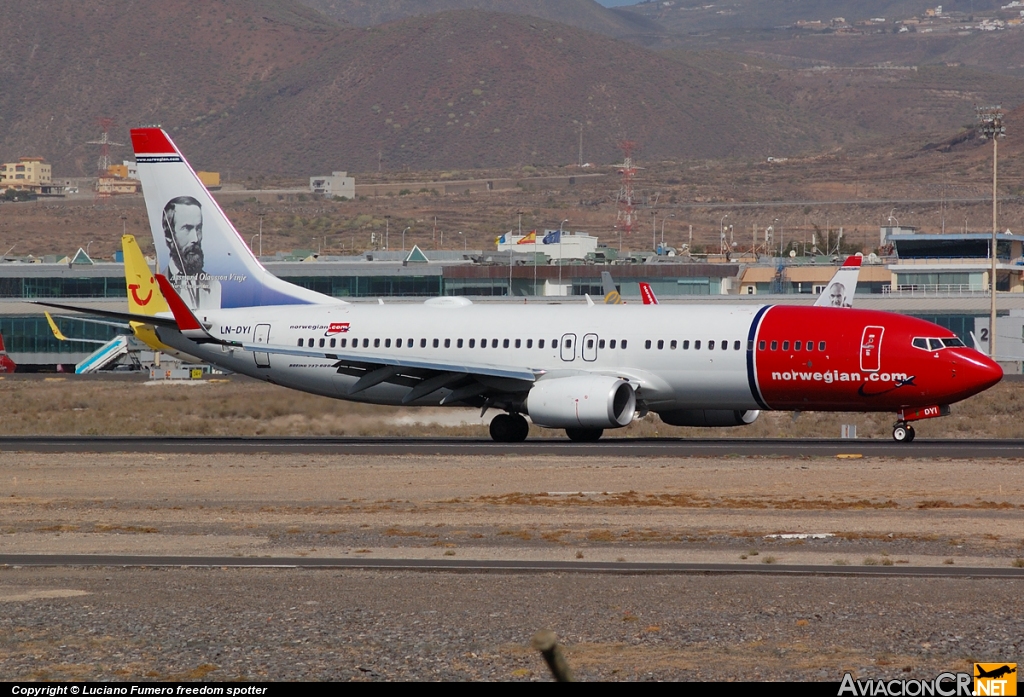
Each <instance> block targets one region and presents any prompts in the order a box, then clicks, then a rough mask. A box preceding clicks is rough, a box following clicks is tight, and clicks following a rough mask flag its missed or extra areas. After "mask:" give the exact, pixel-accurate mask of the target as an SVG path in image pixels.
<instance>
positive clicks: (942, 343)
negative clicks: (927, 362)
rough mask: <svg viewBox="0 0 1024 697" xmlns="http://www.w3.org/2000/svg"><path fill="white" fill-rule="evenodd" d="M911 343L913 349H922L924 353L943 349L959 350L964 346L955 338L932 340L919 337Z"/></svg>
mask: <svg viewBox="0 0 1024 697" xmlns="http://www.w3.org/2000/svg"><path fill="white" fill-rule="evenodd" d="M911 343H912V344H913V345H914V348H919V349H924V350H925V351H938V350H939V349H944V348H959V347H962V346H964V342H962V341H961V340H960V339H958V338H957V337H955V336H954V337H949V338H943V339H933V338H925V337H920V336H919V337H915V338H914V340H913V341H912V342H911Z"/></svg>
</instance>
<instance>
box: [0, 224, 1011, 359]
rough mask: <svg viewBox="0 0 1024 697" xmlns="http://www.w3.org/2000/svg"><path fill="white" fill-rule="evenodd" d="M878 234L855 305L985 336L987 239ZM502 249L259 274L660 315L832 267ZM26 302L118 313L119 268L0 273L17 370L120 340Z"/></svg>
mask: <svg viewBox="0 0 1024 697" xmlns="http://www.w3.org/2000/svg"><path fill="white" fill-rule="evenodd" d="M881 235H882V239H883V241H884V242H885V245H886V247H885V248H886V249H888V250H891V254H890V255H888V256H886V257H881V258H880V257H877V256H875V255H869V256H868V257H866V258H865V261H864V265H863V266H862V269H861V273H860V280H859V282H858V286H857V303H856V305H857V306H858V307H862V308H871V309H881V310H887V311H893V312H902V313H905V314H910V315H913V316H916V317H921V318H923V319H927V320H929V321H932V322H935V323H937V324H940V325H942V326H945V327H948V328H949V329H951V330H952V331H953V332H955V333H956V334H957V335H958V336H959V337H960V338H961V339H962V340H964V341H965V342H966V343H968V344H969V345H971V344H973V338H972V332H973V333H975V334H978V335H981V334H982V333H984V332H987V327H988V321H989V320H988V317H989V302H990V301H989V295H988V291H987V288H988V279H989V273H990V269H991V261H990V260H989V259H988V248H989V246H990V244H989V242H990V240H991V236H990V235H985V234H974V233H966V234H963V233H959V234H946V235H925V234H920V233H918V232H917V231H916V230H912V229H908V228H883V229H882V231H881ZM568 237H569V235H567V239H568ZM591 239H593V238H591ZM516 246H519V245H512V246H511V249H510V248H509V246H508V245H506V246H505V248H504V249H503V250H501V251H497V250H496V251H474V250H464V251H452V250H443V251H432V250H427V251H423V250H420V249H419V248H414V249H413V250H412V251H411V252H409V251H404V252H396V251H391V252H380V251H375V252H366V253H364V254H362V255H360V256H354V257H329V258H323V257H320V258H317V257H315V256H314V255H310V254H309V253H306V252H300V253H297V254H294V255H285V254H280V255H278V256H276V257H266V258H264V259H262V262H263V264H264V265H265V266H266V267H267V269H268V270H269V271H270V272H271V273H273V274H274V275H276V276H279V277H281V278H283V279H285V280H287V281H289V282H292V283H295V284H297V285H300V286H303V287H305V288H309V289H312V290H315V291H317V292H320V293H324V294H325V295H329V296H331V297H335V298H340V299H345V300H348V301H351V302H360V301H363V302H377V301H378V300H383V301H385V302H389V301H391V302H416V301H418V300H423V299H426V298H431V297H437V296H456V295H458V296H466V297H469V298H471V299H473V301H474V302H509V301H514V302H526V303H535V302H540V303H543V302H581V303H582V302H583V301H584V297H583V296H585V295H590V296H591V297H592V298H593V299H594V301H595V302H601V299H602V298H603V296H604V291H603V288H602V281H601V272H602V271H608V272H609V273H610V274H611V276H612V278H613V280H614V283H615V285H616V287H617V289H618V291H619V292H620V294H621V295H622V296H623V298H625V299H626V301H627V302H630V301H632V302H639V296H640V292H639V285H638V284H639V283H640V282H641V281H645V282H647V283H650V284H651V286H652V289H653V290H654V292H655V294H656V295H657V296H658V298H659V300H660V301H661V302H663V303H694V302H714V303H724V304H730V303H756V304H773V303H784V304H792V303H799V304H809V303H812V302H813V301H814V299H815V298H816V297H817V295H818V294H819V293H820V292H821V290H822V289H823V288H824V286H825V284H826V283H827V282H828V280H829V279H830V278H831V277H832V274H833V273H834V272H835V270H836V267H837V266H838V265H839V264H840V263H841V260H840V259H838V258H828V257H798V258H795V259H790V258H785V259H780V258H770V257H761V258H757V259H754V258H753V257H751V258H743V257H739V258H736V259H728V258H725V257H721V258H716V256H714V255H712V256H709V257H705V258H691V257H681V256H674V257H673V256H657V255H652V254H651V253H649V252H648V253H647V256H644V255H642V254H633V255H630V256H628V257H623V258H616V257H617V255H615V254H614V253H609V254H608V255H607V257H605V256H604V254H603V253H602V248H600V247H598V246H596V242H595V247H594V251H589V252H588V251H582V252H581V253H580V254H581V257H580V258H563V259H562V263H561V264H556V265H553V264H551V263H550V262H551V261H552V260H551V259H550V258H549V257H547V256H545V255H544V254H541V253H538V252H536V251H534V250H532V249H531V250H529V252H530V253H528V254H527V253H523V252H520V251H519V250H517V249H516V248H515V247H516ZM568 246H569V245H566V247H568ZM585 247H586V245H585V244H584V245H582V246H580V248H581V249H584V248H585ZM587 248H589V247H587ZM997 254H998V276H997V287H998V289H999V290H1000V291H1002V292H1000V294H999V296H998V307H999V316H1000V327H999V328H998V329H999V331H998V336H1000V337H1002V336H1006V337H1011V338H1010V339H1003V340H1002V342H1001V343H1000V344H999V345H998V348H999V353H1000V354H1001V355H1007V356H1012V357H1014V358H1016V356H1017V355H1018V354H1019V355H1020V359H1019V360H1024V338H1022V337H1024V333H1022V332H1024V236H1018V235H1003V236H1001V237H1000V240H999V245H998V250H997ZM510 262H511V263H510ZM37 300H52V301H54V302H67V303H69V304H74V305H81V306H95V307H102V308H105V309H116V310H121V311H126V309H127V290H126V286H125V279H124V267H123V264H122V263H120V262H119V261H94V260H92V259H90V258H89V257H88V256H87V255H86V254H85V253H84V252H83V251H82V250H79V252H78V253H77V254H76V255H74V256H73V257H72V258H68V257H65V258H63V259H59V260H58V259H56V258H47V259H27V260H25V259H23V260H15V261H5V262H3V263H0V334H2V335H3V337H4V340H5V342H6V346H7V351H8V354H9V355H10V356H11V358H12V359H13V360H14V361H15V362H16V363H17V364H18V365H19V370H27V371H31V370H54V369H56V366H57V365H61V366H63V367H64V368H65V369H68V368H71V367H73V366H74V364H76V363H78V362H79V361H81V360H83V359H84V358H85V357H86V356H88V355H89V354H90V353H92V351H93V350H94V349H95V344H90V343H86V342H84V341H74V339H90V340H92V341H106V340H109V339H111V338H113V337H114V336H116V335H117V334H119V333H127V332H128V331H129V330H128V328H127V327H126V326H118V325H117V323H110V322H107V321H100V322H97V321H88V319H87V318H84V317H81V316H76V315H75V314H74V313H70V312H64V311H59V310H54V311H52V312H51V314H52V315H54V317H55V320H56V321H57V323H58V325H59V327H60V330H61V332H62V333H63V334H64V335H65V336H67V337H68V338H70V339H72V340H71V341H59V340H58V339H57V338H56V337H55V336H54V334H53V332H52V331H51V329H50V327H49V325H48V322H47V320H46V318H45V316H44V314H43V311H44V310H45V309H46V308H44V307H42V306H40V305H36V304H34V303H33V301H37ZM1004 322H1005V323H1006V327H1005V328H1004V327H1003V326H1002V325H1003V323H1004ZM1011 325H1012V326H1011ZM982 330H984V332H983V331H982Z"/></svg>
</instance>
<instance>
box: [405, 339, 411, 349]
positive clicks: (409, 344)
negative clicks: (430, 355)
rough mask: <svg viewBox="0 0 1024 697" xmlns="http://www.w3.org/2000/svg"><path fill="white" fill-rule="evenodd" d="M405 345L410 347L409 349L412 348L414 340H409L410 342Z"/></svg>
mask: <svg viewBox="0 0 1024 697" xmlns="http://www.w3.org/2000/svg"><path fill="white" fill-rule="evenodd" d="M405 345H406V346H408V347H409V348H412V346H413V343H412V339H409V340H408V341H406V342H405Z"/></svg>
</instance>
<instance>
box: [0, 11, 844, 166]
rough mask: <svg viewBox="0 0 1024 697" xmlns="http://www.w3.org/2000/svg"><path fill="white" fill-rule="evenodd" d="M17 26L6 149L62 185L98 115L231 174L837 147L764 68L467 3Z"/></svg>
mask: <svg viewBox="0 0 1024 697" xmlns="http://www.w3.org/2000/svg"><path fill="white" fill-rule="evenodd" d="M9 17H10V18H11V19H12V21H9V22H4V23H3V24H0V47H2V49H0V59H2V60H0V65H3V66H5V67H4V68H3V72H2V73H0V117H2V119H3V123H4V126H5V128H4V131H3V135H2V136H0V157H3V158H12V157H17V156H19V155H23V154H38V155H41V156H43V157H46V158H47V159H48V160H49V161H50V162H52V163H53V164H54V171H55V173H56V175H57V176H73V175H83V174H91V173H92V172H93V170H94V167H95V165H94V163H95V161H96V157H97V155H98V148H97V147H96V146H93V145H87V144H86V143H87V141H89V140H94V139H95V138H96V137H97V136H98V126H97V125H96V119H97V118H98V117H101V116H112V117H114V118H116V119H117V122H118V124H119V126H118V128H116V129H114V130H113V131H112V132H111V137H112V138H113V139H114V140H115V141H118V142H121V143H127V142H128V140H127V138H128V135H127V128H128V127H130V126H132V125H136V124H148V123H160V124H162V125H164V126H165V127H166V128H168V129H169V130H170V131H171V133H172V134H173V135H174V137H175V138H176V140H177V141H178V142H179V144H180V145H181V146H182V147H183V148H184V149H185V150H186V152H187V153H188V154H189V155H190V157H191V158H192V159H193V160H194V162H195V164H196V166H197V167H201V168H207V169H216V170H221V171H231V172H234V173H235V174H236V175H240V174H243V173H248V174H257V173H280V174H293V175H302V174H308V173H309V172H316V171H329V170H332V169H347V170H351V171H360V170H362V171H366V170H376V169H377V166H378V158H380V160H381V161H382V164H383V167H385V168H388V169H392V170H393V169H402V168H412V169H419V168H435V169H446V168H463V167H475V166H505V165H522V164H532V163H569V162H574V161H575V160H576V158H577V147H578V137H579V131H578V127H577V125H575V123H574V120H584V121H585V126H584V155H585V157H586V158H587V159H588V160H593V161H597V162H614V161H616V160H617V159H618V157H619V154H618V152H617V150H616V148H615V143H616V142H617V141H618V140H619V139H622V138H630V139H633V140H636V141H638V142H639V143H640V144H641V147H642V156H643V157H645V158H648V159H653V158H657V159H662V158H686V157H702V158H704V157H722V156H730V155H740V154H742V155H744V156H750V155H763V154H769V153H771V152H773V151H780V150H792V149H796V148H807V147H816V146H820V145H821V144H823V143H827V142H830V141H829V139H828V138H825V137H823V136H822V132H823V128H822V127H820V126H817V125H815V124H814V121H813V119H812V118H810V117H809V116H807V115H801V114H795V113H791V111H790V110H789V109H788V108H787V107H786V105H785V104H783V103H781V102H779V101H778V100H775V99H773V98H771V97H770V96H768V95H767V94H765V93H764V91H763V90H761V88H760V87H759V86H758V80H759V79H760V78H759V77H758V76H750V77H748V76H744V75H736V76H733V77H730V78H728V79H722V78H721V77H720V76H717V75H715V74H713V73H711V72H709V71H708V70H706V69H704V68H701V67H698V66H696V65H690V64H687V63H686V59H685V57H684V58H681V59H679V60H673V59H669V58H666V57H663V56H660V55H658V54H655V53H653V52H650V51H647V50H645V49H643V48H640V47H638V46H636V45H633V44H630V43H625V42H621V41H616V40H613V39H610V38H607V37H604V36H599V35H596V34H592V33H589V32H585V31H582V30H579V29H575V28H573V27H569V26H566V25H562V24H555V23H552V22H547V21H545V20H540V19H537V18H533V17H525V16H514V15H507V14H493V13H486V12H481V11H473V10H468V11H458V12H449V13H442V14H436V15H431V16H428V17H414V18H410V19H407V20H404V21H401V22H393V23H389V24H386V25H382V26H378V27H371V28H367V29H355V28H345V27H341V26H339V25H337V24H336V23H333V22H331V21H330V20H328V19H326V18H324V17H322V16H321V15H319V14H317V13H315V12H314V11H312V10H310V9H308V8H305V7H303V6H301V5H299V4H297V3H291V2H271V1H270V0H257V1H255V2H245V1H244V0H219V1H218V2H212V3H210V4H208V5H204V6H203V7H202V9H200V10H196V9H195V6H194V5H193V4H192V3H189V2H186V1H185V0H168V2H165V3H162V4H161V5H160V6H159V8H158V9H152V8H151V7H150V5H149V4H147V3H141V2H137V1H134V0H97V1H96V2H94V3H90V4H89V5H87V6H86V5H81V4H76V3H73V2H70V1H68V0H64V1H58V2H54V3H37V4H31V5H18V6H16V7H13V8H11V11H10V13H9ZM111 47H114V48H117V47H138V50H137V51H136V50H132V51H131V55H130V56H128V55H123V56H118V55H117V54H116V53H115V52H112V49H111ZM124 51H125V52H127V51H128V49H127V48H125V49H124ZM21 56H28V59H27V60H24V59H21V62H20V63H19V62H18V60H19V59H20V57H21ZM254 144H259V145H258V147H254ZM112 154H113V156H114V158H115V159H119V158H120V157H121V156H127V155H128V154H129V151H128V150H127V148H125V149H114V150H113V152H112Z"/></svg>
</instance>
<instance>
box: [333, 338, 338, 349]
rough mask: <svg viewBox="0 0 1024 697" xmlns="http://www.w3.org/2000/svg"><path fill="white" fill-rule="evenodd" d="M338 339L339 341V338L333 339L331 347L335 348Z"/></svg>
mask: <svg viewBox="0 0 1024 697" xmlns="http://www.w3.org/2000/svg"><path fill="white" fill-rule="evenodd" d="M337 341H338V340H337V339H331V348H334V346H335V344H336V343H337Z"/></svg>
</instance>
